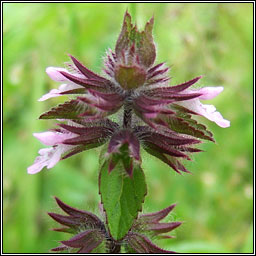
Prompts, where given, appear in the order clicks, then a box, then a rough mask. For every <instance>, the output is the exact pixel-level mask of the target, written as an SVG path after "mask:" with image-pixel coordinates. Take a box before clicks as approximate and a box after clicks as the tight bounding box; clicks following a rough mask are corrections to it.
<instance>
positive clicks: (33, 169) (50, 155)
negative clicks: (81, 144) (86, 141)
mask: <svg viewBox="0 0 256 256" xmlns="http://www.w3.org/2000/svg"><path fill="white" fill-rule="evenodd" d="M73 147H74V146H70V145H58V146H56V147H50V148H43V149H40V150H39V151H38V153H39V156H38V157H37V158H36V159H35V162H34V163H33V164H32V165H31V166H29V167H28V168H27V171H28V173H29V174H35V173H38V172H40V171H41V170H42V169H43V168H44V167H47V169H50V168H52V167H53V166H55V165H56V164H57V163H58V162H59V161H60V159H61V155H62V154H63V153H65V152H66V151H68V150H70V149H72V148H73Z"/></svg>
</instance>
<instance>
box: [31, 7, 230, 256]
mask: <svg viewBox="0 0 256 256" xmlns="http://www.w3.org/2000/svg"><path fill="white" fill-rule="evenodd" d="M153 23H154V19H153V18H152V19H150V21H148V22H147V24H146V25H145V28H144V30H143V31H141V32H140V31H138V29H137V27H136V25H133V24H132V22H131V16H130V14H129V13H128V12H126V13H125V16H124V21H123V26H122V30H121V33H120V35H119V37H118V40H117V42H116V45H115V50H114V52H113V51H111V50H109V51H108V53H107V55H106V57H105V60H104V64H105V67H104V69H103V72H104V73H105V74H103V75H98V74H96V73H94V72H93V71H91V70H89V69H88V68H87V67H85V66H84V65H83V64H82V63H81V62H80V61H78V60H77V59H76V58H75V57H73V56H71V55H70V58H71V61H72V62H71V63H67V64H66V66H67V67H66V68H55V67H48V68H47V69H46V73H47V74H48V75H49V76H50V78H51V79H53V80H54V81H57V82H61V85H60V87H59V88H58V89H53V90H51V91H50V92H49V93H47V94H45V95H44V96H42V97H41V98H40V99H39V101H44V100H47V99H49V98H52V97H58V96H62V95H74V96H75V97H73V98H72V99H70V100H69V101H67V102H65V103H64V104H60V105H58V106H57V107H54V108H52V109H51V110H49V111H47V112H45V113H43V114H42V115H41V116H40V119H56V120H57V121H58V123H57V127H56V128H54V129H52V130H50V131H47V132H41V133H34V136H35V137H36V138H37V139H39V140H40V141H41V142H42V143H43V144H45V145H47V146H50V147H49V148H44V149H41V150H39V156H38V157H37V158H36V160H35V162H34V164H33V165H31V166H30V167H29V168H28V173H30V174H34V173H37V172H39V171H41V170H42V169H43V168H44V167H47V168H48V169H50V168H52V167H53V166H55V165H56V164H57V163H58V162H59V161H60V160H62V159H66V158H68V157H71V156H72V155H74V154H77V153H80V152H82V151H85V150H88V149H92V148H96V147H99V146H102V145H104V146H103V147H102V150H101V155H100V173H99V192H100V194H101V203H102V205H103V209H104V218H105V219H106V220H105V221H101V220H100V219H99V218H98V217H97V216H95V215H94V214H92V213H89V212H84V211H80V210H76V209H73V208H71V207H69V206H67V205H65V204H64V203H63V202H61V201H60V200H59V199H56V201H57V203H58V205H59V206H60V207H61V208H62V209H63V210H64V211H65V212H67V213H68V214H69V216H61V215H56V214H53V213H50V216H51V217H52V218H54V219H55V220H56V221H58V222H59V223H61V224H63V225H65V226H68V227H70V228H71V230H70V229H69V228H68V229H67V228H63V229H58V230H57V231H65V232H69V231H70V232H71V231H72V233H76V236H75V237H73V238H72V239H71V240H69V241H63V242H62V244H63V246H61V247H57V248H55V249H54V250H55V251H56V250H64V249H68V248H69V247H73V248H80V249H79V251H78V252H81V253H82V252H90V251H92V250H94V249H95V248H97V247H98V245H99V244H101V243H102V242H103V241H108V242H107V244H108V246H106V248H110V247H111V246H112V247H113V246H114V249H113V248H112V247H111V248H112V249H111V250H110V249H109V250H108V252H111V251H112V252H113V251H115V252H119V251H120V248H121V246H124V247H125V248H126V250H127V251H133V252H151V253H156V252H161V250H162V249H160V248H158V247H157V246H156V245H154V244H153V243H152V242H151V241H150V240H149V239H148V238H147V236H145V234H144V232H145V231H146V233H147V232H149V231H150V232H149V233H151V234H152V233H154V234H155V233H156V234H157V235H159V234H161V233H164V232H169V231H171V230H172V229H174V228H176V227H177V226H179V225H180V224H181V223H180V222H178V224H177V223H176V224H173V223H165V224H164V223H159V220H161V219H162V218H164V217H165V216H166V215H167V214H168V213H169V212H170V211H171V210H172V208H173V206H171V207H170V208H166V209H164V210H163V211H160V212H159V213H153V214H149V215H140V216H139V217H138V213H139V211H141V210H142V203H143V201H144V198H145V195H146V193H147V188H146V181H145V176H144V172H143V170H142V168H141V162H142V160H141V154H140V150H141V147H142V148H143V149H144V150H145V151H146V152H148V153H149V154H151V155H153V156H154V157H156V158H158V159H160V160H161V161H163V162H164V163H166V164H167V165H168V166H170V167H171V168H172V169H173V170H174V171H176V172H177V173H181V172H186V173H188V172H189V171H188V170H187V169H186V167H185V166H184V164H183V163H182V160H183V159H186V160H191V158H190V156H189V155H190V154H191V153H196V152H200V151H201V150H200V149H198V148H196V147H195V145H197V144H199V143H201V140H209V141H214V139H213V134H212V133H211V132H210V131H209V130H208V129H207V128H206V126H205V125H203V124H201V123H198V121H197V120H196V119H195V118H194V116H196V115H201V116H204V117H206V118H207V119H209V120H211V121H213V122H215V123H216V124H217V125H219V126H220V127H228V126H229V125H230V124H229V121H227V120H225V119H224V118H223V117H222V116H221V114H220V113H219V112H217V111H216V108H215V107H214V106H213V105H205V104H202V103H201V100H208V99H212V98H214V97H216V96H217V95H218V94H219V93H220V92H221V91H222V90H223V87H204V88H199V89H198V88H197V89H196V88H194V87H193V85H194V84H196V83H197V82H198V80H199V79H201V78H202V77H201V76H199V77H196V78H194V79H192V80H190V81H187V82H184V83H181V84H178V85H170V78H169V77H168V74H167V72H168V70H169V69H168V67H166V65H165V63H160V64H154V63H155V58H156V48H155V44H154V40H153V36H152V30H153ZM119 113H122V118H121V120H118V121H116V120H117V119H119V118H118V117H120V114H119ZM118 114H119V116H118V117H116V116H117V115H118ZM163 212H164V213H163ZM81 226H82V227H83V228H82V229H81ZM124 241H126V242H127V241H128V242H127V243H124ZM109 244H111V246H110V247H109ZM162 252H164V250H162ZM165 252H167V251H165Z"/></svg>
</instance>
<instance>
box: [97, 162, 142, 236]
mask: <svg viewBox="0 0 256 256" xmlns="http://www.w3.org/2000/svg"><path fill="white" fill-rule="evenodd" d="M99 187H100V194H101V201H102V203H103V206H104V210H105V212H106V216H107V222H108V228H109V231H110V234H111V236H112V237H113V238H114V239H115V240H120V239H122V238H123V237H124V236H125V235H126V234H127V232H128V231H129V230H130V228H131V226H132V224H133V221H134V219H135V218H137V216H138V212H139V211H141V209H142V203H143V201H144V197H145V195H146V193H147V188H146V181H145V176H144V173H143V170H142V169H141V167H140V166H139V165H136V166H135V167H134V171H133V176H132V177H129V176H127V174H126V172H125V171H124V170H123V165H122V164H121V162H119V164H118V165H117V166H116V167H115V169H114V170H113V171H112V172H111V173H109V172H108V161H105V162H104V164H103V165H102V168H101V170H100V176H99Z"/></svg>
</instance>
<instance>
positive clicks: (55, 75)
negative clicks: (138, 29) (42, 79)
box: [46, 67, 86, 83]
mask: <svg viewBox="0 0 256 256" xmlns="http://www.w3.org/2000/svg"><path fill="white" fill-rule="evenodd" d="M60 71H61V72H65V73H68V74H70V75H73V76H76V77H78V78H86V77H85V76H84V75H82V74H79V73H74V74H73V73H72V74H71V73H70V72H69V71H68V70H67V69H65V68H57V67H48V68H46V73H47V74H48V76H49V77H50V78H51V79H52V80H54V81H57V82H69V83H72V82H71V81H70V80H68V79H67V78H66V77H65V76H63V75H62V74H61V73H60Z"/></svg>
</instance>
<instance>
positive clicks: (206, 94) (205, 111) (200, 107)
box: [178, 87, 230, 128]
mask: <svg viewBox="0 0 256 256" xmlns="http://www.w3.org/2000/svg"><path fill="white" fill-rule="evenodd" d="M223 90H224V88H223V87H204V88H201V89H199V90H193V91H192V90H191V91H189V93H195V92H197V93H200V94H201V96H199V97H198V98H195V99H192V100H187V101H180V102H179V103H178V104H179V105H181V106H183V107H185V108H187V109H189V110H191V111H192V112H194V113H195V114H198V115H201V116H204V117H206V118H207V119H209V120H210V121H213V122H215V123H216V124H217V125H219V126H220V127H222V128H226V127H229V126H230V121H228V120H226V119H224V118H223V117H222V115H221V114H220V112H217V111H216V108H215V107H214V106H213V105H206V104H205V105H204V104H202V103H201V102H200V100H210V99H212V98H214V97H216V96H217V95H218V94H219V93H221V92H222V91H223Z"/></svg>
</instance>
